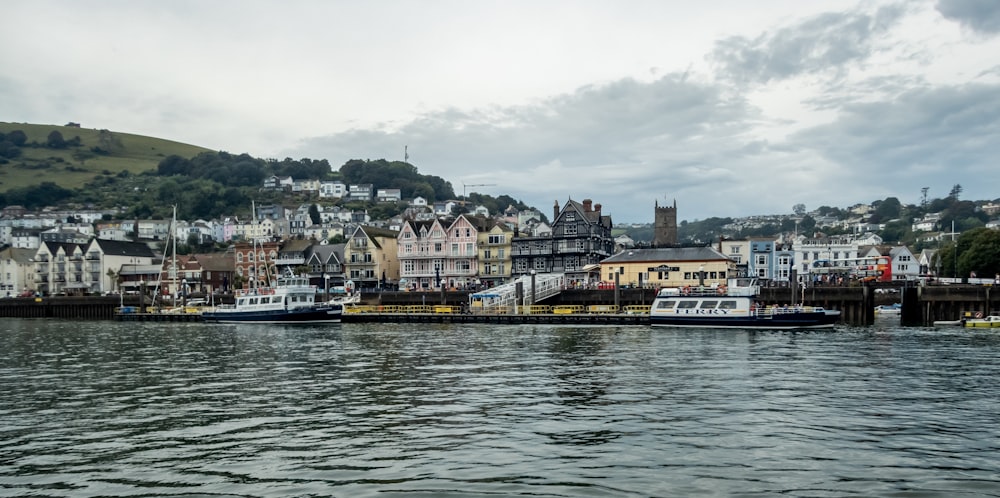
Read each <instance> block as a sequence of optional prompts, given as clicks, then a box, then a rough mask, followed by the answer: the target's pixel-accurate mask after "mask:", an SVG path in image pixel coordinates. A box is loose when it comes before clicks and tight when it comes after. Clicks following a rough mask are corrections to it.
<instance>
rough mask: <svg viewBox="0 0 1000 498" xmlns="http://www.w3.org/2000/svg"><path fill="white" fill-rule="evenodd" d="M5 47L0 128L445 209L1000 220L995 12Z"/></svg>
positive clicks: (682, 17)
mask: <svg viewBox="0 0 1000 498" xmlns="http://www.w3.org/2000/svg"><path fill="white" fill-rule="evenodd" d="M696 4H697V5H696ZM2 25H3V28H2V29H0V68H3V69H2V70H0V121H14V122H29V123H43V124H64V123H66V122H69V121H75V122H79V123H81V124H82V125H83V126H84V127H86V128H106V129H110V130H113V131H118V132H126V133H137V134H142V135H152V136H156V137H159V138H165V139H170V140H177V141H180V142H186V143H190V144H194V145H200V146H203V147H208V148H211V149H216V150H225V151H229V152H233V153H241V152H247V153H250V154H252V155H254V156H258V157H274V158H279V159H280V158H284V157H292V158H295V159H300V158H311V159H327V160H328V161H330V163H331V164H333V165H335V166H337V167H339V166H340V165H341V164H343V163H344V162H346V161H347V160H349V159H355V158H358V159H382V158H384V159H389V160H402V159H403V154H404V149H405V148H407V147H408V150H409V161H410V162H411V163H412V164H413V165H415V166H416V167H417V168H418V169H419V170H420V172H421V173H423V174H430V175H437V176H440V177H442V178H444V179H445V180H448V181H450V182H451V183H452V185H453V186H454V187H455V191H456V193H457V194H461V193H462V191H463V184H466V185H468V187H465V188H466V190H467V191H469V192H472V191H477V192H481V193H485V194H492V195H500V194H509V195H511V196H513V197H515V198H518V199H521V200H523V201H524V202H526V203H528V204H530V205H533V206H536V207H538V208H539V209H542V210H543V212H546V213H548V212H550V210H551V207H552V205H553V203H554V202H555V201H558V203H559V204H560V205H562V204H564V203H565V202H566V200H567V199H570V198H572V199H574V200H577V201H582V200H583V199H588V198H589V199H593V201H594V202H595V203H601V204H602V205H603V210H604V212H605V213H606V214H610V215H611V216H612V218H613V221H614V222H615V223H616V224H620V223H627V222H651V221H652V219H653V205H654V202H657V201H658V202H659V203H660V204H661V205H662V204H665V203H672V202H673V201H674V200H676V201H677V206H678V217H679V219H681V220H689V221H693V220H697V219H704V218H707V217H711V216H744V215H751V214H776V213H790V212H791V210H792V206H793V205H795V204H799V203H801V204H805V205H806V207H807V208H808V209H813V208H816V207H819V206H822V205H829V206H837V207H846V206H849V205H851V204H854V203H858V202H865V203H867V202H871V201H873V200H878V199H884V198H886V197H890V196H893V197H898V198H899V200H900V201H901V202H903V203H904V204H910V203H912V204H916V203H919V202H920V199H921V189H922V188H923V187H929V192H928V197H929V198H936V197H945V196H947V195H948V192H949V191H950V190H951V187H952V186H953V185H955V184H960V185H962V187H963V189H964V191H963V194H962V198H963V199H970V200H977V199H996V198H998V197H1000V1H998V0H923V1H902V2H889V1H863V2H852V1H827V0H809V1H803V0H754V1H752V2H751V1H745V0H716V1H707V2H688V1H683V2H682V1H666V0H653V1H624V2H622V1H610V0H608V1H581V0H574V1H546V0H530V1H516V0H505V1H502V2H487V1H469V0H456V1H444V0H441V1H438V0H413V1H364V2H362V1H351V2H339V1H330V0H316V1H312V0H283V1H281V2H278V1H247V0H238V1H235V0H233V1H227V0H212V1H178V0H170V1H158V0H157V1H152V0H150V1H133V0H129V1H87V0H66V1H49V0H31V1H20V2H6V3H5V5H4V7H3V22H2ZM482 184H489V185H490V186H477V185H482Z"/></svg>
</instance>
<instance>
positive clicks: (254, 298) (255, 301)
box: [247, 297, 257, 305]
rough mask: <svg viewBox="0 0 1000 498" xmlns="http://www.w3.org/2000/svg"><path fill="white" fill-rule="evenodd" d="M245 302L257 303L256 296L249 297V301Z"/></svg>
mask: <svg viewBox="0 0 1000 498" xmlns="http://www.w3.org/2000/svg"><path fill="white" fill-rule="evenodd" d="M247 304H251V305H254V304H257V298H256V297H251V298H250V301H249V302H248V303H247Z"/></svg>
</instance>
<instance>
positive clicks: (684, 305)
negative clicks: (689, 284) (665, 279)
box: [677, 301, 698, 310]
mask: <svg viewBox="0 0 1000 498" xmlns="http://www.w3.org/2000/svg"><path fill="white" fill-rule="evenodd" d="M697 307H698V301H681V302H679V303H677V309H679V310H684V309H694V308H697Z"/></svg>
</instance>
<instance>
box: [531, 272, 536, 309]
mask: <svg viewBox="0 0 1000 498" xmlns="http://www.w3.org/2000/svg"><path fill="white" fill-rule="evenodd" d="M535 302H536V301H535V270H531V304H532V306H534V304H535Z"/></svg>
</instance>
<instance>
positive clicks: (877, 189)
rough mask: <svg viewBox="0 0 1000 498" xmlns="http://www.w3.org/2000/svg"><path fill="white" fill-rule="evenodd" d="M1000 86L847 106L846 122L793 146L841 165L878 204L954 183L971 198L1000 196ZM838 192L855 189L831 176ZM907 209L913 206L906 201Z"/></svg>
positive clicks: (918, 92) (941, 190)
mask: <svg viewBox="0 0 1000 498" xmlns="http://www.w3.org/2000/svg"><path fill="white" fill-rule="evenodd" d="M998 136H1000V85H997V84H965V85H958V86H945V87H936V88H915V89H911V90H909V91H906V92H902V93H900V94H898V95H897V96H896V97H895V98H893V99H885V100H880V101H876V102H859V103H855V104H850V105H846V106H844V107H843V108H841V109H840V111H839V116H838V118H837V119H836V120H835V121H833V122H831V123H829V124H825V125H821V126H816V127H812V128H810V129H808V130H805V131H802V132H800V133H797V134H796V135H795V136H793V137H791V138H790V142H794V143H797V144H798V145H799V146H800V147H804V148H809V149H812V150H815V151H817V153H818V154H820V155H821V156H822V157H824V158H826V159H828V160H829V161H830V162H831V163H834V164H837V165H840V167H841V171H840V172H841V174H842V176H843V177H844V178H846V179H850V180H851V181H852V182H855V186H854V187H853V188H855V189H857V190H860V191H864V192H868V193H869V195H874V196H875V197H873V199H874V198H880V196H881V195H885V194H888V193H890V192H902V193H904V194H905V193H906V192H912V193H914V196H915V195H916V192H917V191H918V190H919V189H920V188H921V187H923V186H931V187H932V190H935V191H938V195H939V196H941V197H944V196H945V195H947V191H948V189H949V188H950V186H951V185H952V184H954V183H962V184H963V185H966V194H967V197H970V196H971V197H970V198H978V199H991V198H994V197H996V195H997V192H996V185H1000V170H998V168H997V167H996V158H997V157H1000V142H998V141H997V140H996V137H998ZM861 182H864V183H861ZM830 184H831V185H838V186H840V187H843V188H852V187H851V186H850V185H847V184H846V182H838V181H837V179H836V175H833V176H831V182H830ZM904 202H905V201H904Z"/></svg>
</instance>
